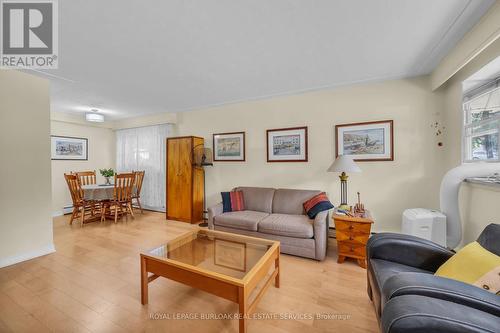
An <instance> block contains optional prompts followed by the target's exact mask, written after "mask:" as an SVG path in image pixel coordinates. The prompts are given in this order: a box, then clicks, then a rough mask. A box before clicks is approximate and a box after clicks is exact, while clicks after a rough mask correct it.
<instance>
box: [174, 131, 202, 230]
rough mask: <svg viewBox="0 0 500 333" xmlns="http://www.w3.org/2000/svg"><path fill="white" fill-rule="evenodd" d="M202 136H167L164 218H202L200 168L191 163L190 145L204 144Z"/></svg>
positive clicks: (190, 220)
mask: <svg viewBox="0 0 500 333" xmlns="http://www.w3.org/2000/svg"><path fill="white" fill-rule="evenodd" d="M203 144H204V140H203V138H200V137H196V136H183V137H174V138H167V148H166V149H167V154H166V156H167V163H166V166H167V187H166V188H167V219H169V220H176V221H182V222H189V223H198V222H200V221H202V220H203V207H204V202H203V200H204V177H205V171H204V170H203V167H201V166H196V165H193V163H192V153H193V148H194V147H198V146H200V145H201V146H203Z"/></svg>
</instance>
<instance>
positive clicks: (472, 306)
mask: <svg viewBox="0 0 500 333" xmlns="http://www.w3.org/2000/svg"><path fill="white" fill-rule="evenodd" d="M499 239H500V225H499V224H490V225H489V226H487V227H486V228H485V229H484V231H483V232H482V233H481V235H480V236H479V238H478V240H477V241H478V242H479V244H481V246H482V247H484V248H486V249H487V250H488V251H490V252H493V253H495V254H497V255H500V241H499ZM453 255H454V252H452V251H449V250H448V249H446V248H444V247H442V246H440V245H438V244H435V243H433V242H430V241H427V240H425V239H422V238H418V237H414V236H408V235H401V234H392V233H380V234H377V235H375V236H373V237H371V238H370V240H369V241H368V244H367V258H368V260H367V261H368V269H367V274H368V295H369V297H370V299H371V300H372V301H373V304H374V306H375V311H376V313H377V317H378V318H379V320H380V325H381V331H382V332H386V333H396V332H405V333H416V332H500V296H498V295H494V294H493V293H490V292H488V291H486V290H483V289H481V288H478V287H475V286H472V285H469V284H466V283H463V282H460V281H456V280H452V279H447V278H443V277H439V276H434V272H435V271H436V270H437V269H438V268H439V266H441V265H442V264H443V263H444V262H445V261H446V260H448V259H449V258H450V257H452V256H453Z"/></svg>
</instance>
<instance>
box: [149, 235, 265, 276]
mask: <svg viewBox="0 0 500 333" xmlns="http://www.w3.org/2000/svg"><path fill="white" fill-rule="evenodd" d="M274 243H275V242H274V241H271V240H266V239H259V238H253V237H246V236H241V235H237V234H231V233H225V232H218V231H212V230H206V229H200V230H195V231H190V232H188V233H186V234H184V235H182V236H180V237H177V238H175V239H173V240H171V241H169V242H167V243H166V244H163V245H161V246H159V247H156V248H154V249H152V250H150V251H148V252H146V253H145V254H147V255H150V256H154V257H158V258H161V259H169V260H174V261H177V262H181V263H184V264H188V265H191V266H194V267H197V268H201V269H205V270H209V271H211V272H215V273H219V274H223V275H226V276H230V277H233V278H237V279H243V278H244V277H245V275H246V274H247V273H248V272H249V271H250V270H251V269H252V268H253V267H254V266H255V265H256V264H257V262H258V261H259V259H261V258H262V257H263V256H264V254H265V253H266V252H267V251H268V250H269V249H270V248H271V246H272V245H273V244H274Z"/></svg>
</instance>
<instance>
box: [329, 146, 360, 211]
mask: <svg viewBox="0 0 500 333" xmlns="http://www.w3.org/2000/svg"><path fill="white" fill-rule="evenodd" d="M326 171H328V172H340V173H341V174H340V176H339V178H340V206H339V207H338V208H339V209H342V210H348V209H349V206H348V205H347V178H348V176H347V173H346V172H361V169H360V168H359V167H358V166H357V164H356V163H354V160H353V159H352V157H351V156H348V155H339V156H338V157H337V158H336V159H335V161H333V163H332V165H330V167H329V168H328V170H326Z"/></svg>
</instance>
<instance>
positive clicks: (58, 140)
mask: <svg viewBox="0 0 500 333" xmlns="http://www.w3.org/2000/svg"><path fill="white" fill-rule="evenodd" d="M50 146H51V159H52V160H64V161H66V160H67V161H87V160H88V152H89V151H88V149H89V147H88V139H87V138H75V137H71V136H57V135H51V136H50Z"/></svg>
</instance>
